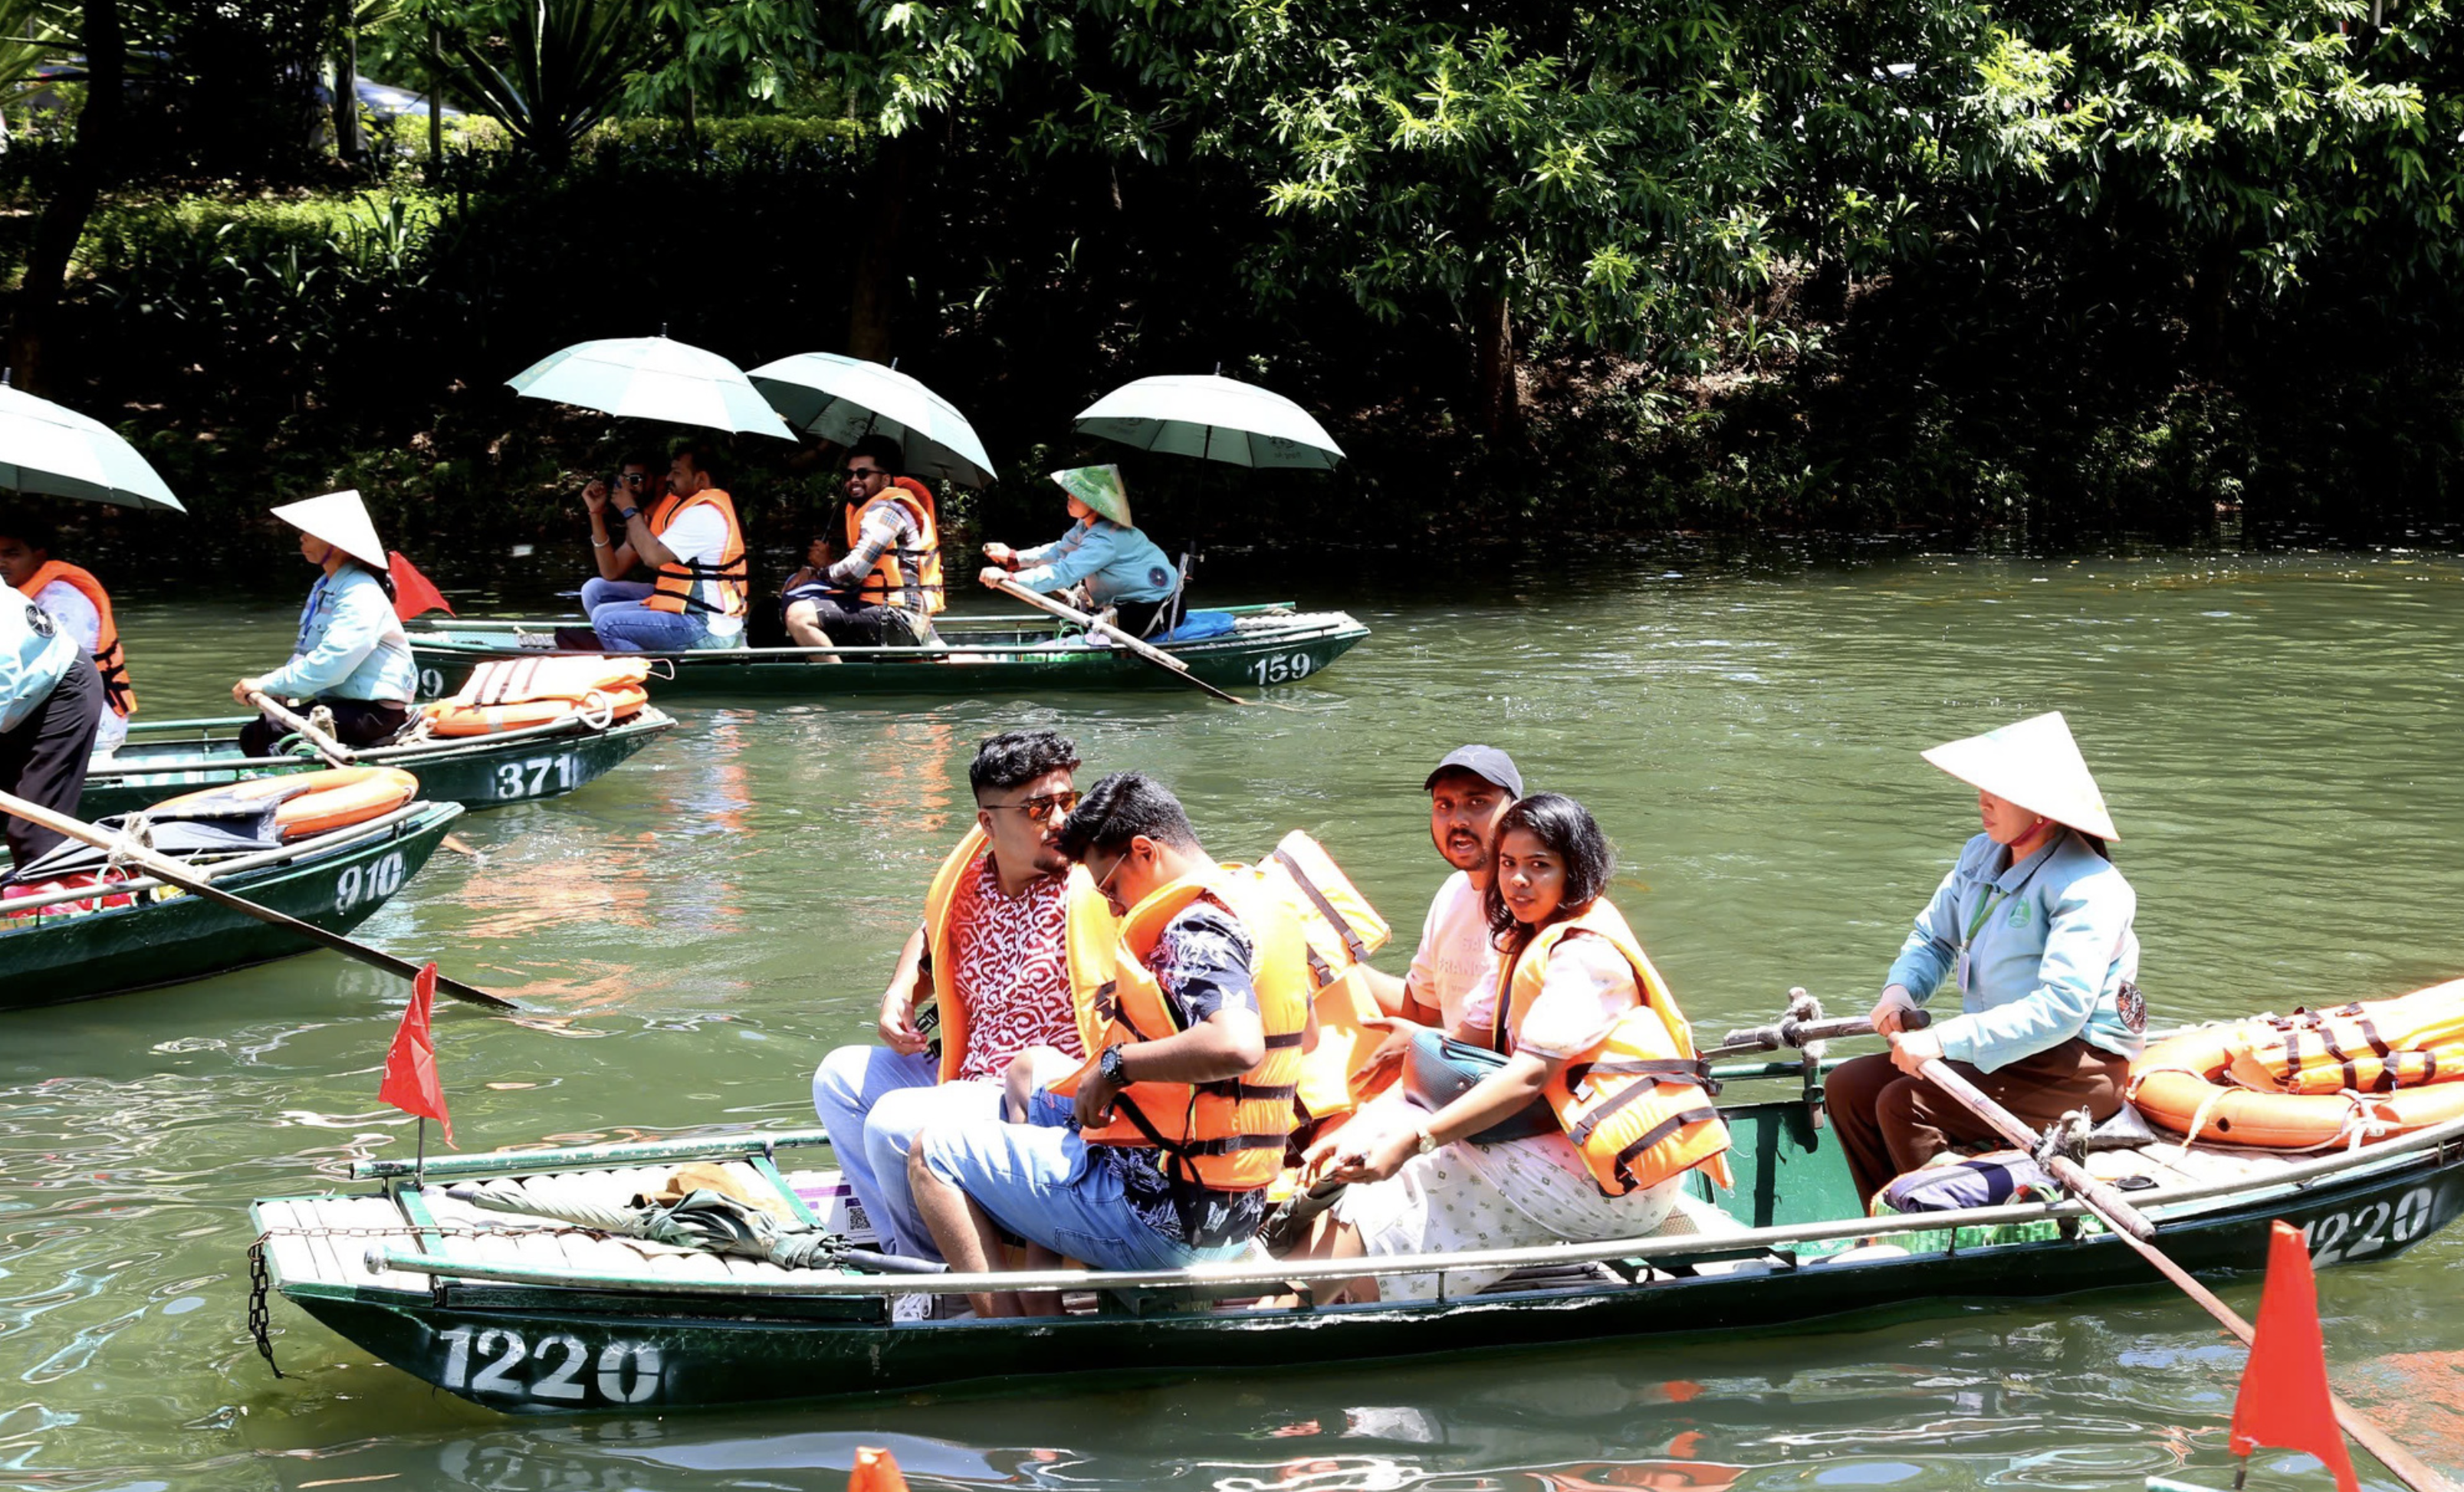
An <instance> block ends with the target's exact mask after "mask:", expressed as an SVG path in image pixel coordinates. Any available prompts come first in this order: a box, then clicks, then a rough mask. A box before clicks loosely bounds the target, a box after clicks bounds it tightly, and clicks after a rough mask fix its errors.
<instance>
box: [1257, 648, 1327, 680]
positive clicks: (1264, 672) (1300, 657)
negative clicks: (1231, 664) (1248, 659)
mask: <svg viewBox="0 0 2464 1492" xmlns="http://www.w3.org/2000/svg"><path fill="white" fill-rule="evenodd" d="M1316 667H1317V664H1316V663H1315V662H1313V661H1312V660H1311V659H1310V657H1309V654H1307V653H1276V654H1274V655H1273V656H1271V657H1266V658H1261V659H1259V660H1258V661H1257V662H1255V663H1253V664H1251V665H1249V676H1250V677H1251V678H1253V679H1256V680H1257V681H1258V682H1259V683H1261V684H1289V683H1291V682H1292V681H1293V680H1295V679H1305V678H1308V677H1309V670H1311V669H1315V668H1316Z"/></svg>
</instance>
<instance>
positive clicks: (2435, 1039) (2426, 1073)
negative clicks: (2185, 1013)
mask: <svg viewBox="0 0 2464 1492" xmlns="http://www.w3.org/2000/svg"><path fill="white" fill-rule="evenodd" d="M2227 1070H2228V1071H2229V1072H2230V1073H2231V1074H2232V1077H2233V1081H2234V1082H2235V1083H2238V1084H2240V1085H2241V1086H2244V1087H2247V1088H2253V1089H2255V1090H2257V1091H2258V1092H2262V1093H2343V1092H2354V1093H2392V1092H2394V1091H2395V1090H2396V1089H2398V1088H2409V1087H2426V1086H2429V1085H2431V1084H2432V1083H2453V1082H2455V1081H2457V1080H2459V1079H2464V980H2451V981H2449V982H2448V983H2445V984H2434V985H2431V987H2430V988H2429V989H2426V990H2417V991H2415V992H2413V993H2412V994H2410V995H2407V996H2405V997H2403V998H2400V999H2382V1000H2372V1001H2369V1002H2368V1003H2366V1004H2365V1003H2359V1002H2357V1003H2354V1004H2350V1005H2341V1006H2338V1007H2337V1008H2336V1009H2334V1010H2325V1011H2308V1010H2297V1011H2295V1012H2294V1013H2293V1014H2291V1015H2290V1016H2269V1017H2265V1018H2262V1019H2260V1020H2250V1021H2245V1022H2243V1023H2242V1025H2241V1027H2240V1028H2239V1029H2238V1030H2237V1031H2236V1032H2235V1033H2234V1035H2233V1062H2232V1064H2231V1065H2230V1066H2229V1067H2228V1069H2227Z"/></svg>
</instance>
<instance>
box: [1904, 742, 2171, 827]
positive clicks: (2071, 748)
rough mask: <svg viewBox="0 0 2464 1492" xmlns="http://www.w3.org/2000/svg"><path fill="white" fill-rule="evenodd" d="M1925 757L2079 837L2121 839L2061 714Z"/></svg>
mask: <svg viewBox="0 0 2464 1492" xmlns="http://www.w3.org/2000/svg"><path fill="white" fill-rule="evenodd" d="M1925 760H1927V761H1930V762H1932V763H1933V764H1934V765H1935V766H1937V767H1940V768H1942V770H1944V771H1945V772H1947V773H1949V774H1950V775H1951V776H1952V777H1955V778H1957V779H1960V780H1961V781H1963V782H1968V783H1971V784H1973V785H1975V786H1977V787H1981V788H1983V789H1985V791H1987V792H1989V793H1991V794H1992V795H1993V796H1994V797H1996V798H2000V799H2004V800H2006V801H2011V802H2014V803H2017V804H2018V805H2019V806H2020V807H2022V808H2025V809H2028V810H2030V811H2031V812H2034V813H2040V814H2043V815H2044V816H2045V817H2046V818H2048V819H2051V820H2053V821H2054V822H2055V823H2067V824H2069V825H2070V826H2071V827H2072V828H2074V829H2078V830H2079V832H2081V833H2083V834H2093V835H2095V836H2096V837H2097V838H2099V839H2101V840H2111V841H2119V840H2120V839H2121V838H2122V833H2121V831H2120V830H2118V829H2116V828H2115V827H2114V826H2113V818H2112V816H2111V815H2110V814H2107V813H2106V812H2105V811H2104V795H2103V794H2102V793H2101V792H2098V791H2097V787H2096V779H2094V778H2092V777H2090V776H2088V771H2087V761H2086V759H2085V758H2084V757H2080V756H2079V743H2078V742H2077V741H2074V740H2072V739H2071V728H2070V725H2069V723H2068V722H2066V721H2065V720H2063V719H2062V716H2061V712H2060V711H2058V710H2057V711H2056V712H2054V713H2052V714H2040V715H2035V716H2033V717H2031V718H2029V719H2026V720H2021V721H2019V722H2018V723H2017V724H2015V725H2006V726H2004V727H2002V729H2000V730H1998V731H1988V732H1986V733H1985V734H1984V735H1971V736H1969V737H1968V738H1967V739H1966V740H1960V741H1952V742H1950V743H1949V744H1948V745H1947V746H1937V747H1935V748H1934V749H1933V750H1931V751H1929V752H1926V753H1925Z"/></svg>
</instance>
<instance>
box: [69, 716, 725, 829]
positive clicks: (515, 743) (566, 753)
mask: <svg viewBox="0 0 2464 1492" xmlns="http://www.w3.org/2000/svg"><path fill="white" fill-rule="evenodd" d="M247 723H248V716H246V715H234V716H231V717H228V718H215V719H206V720H165V721H164V722H162V723H161V724H160V725H152V724H145V723H137V724H132V725H131V726H130V727H129V733H128V744H126V745H124V746H122V747H121V748H120V750H119V751H118V752H116V753H114V754H113V756H112V758H111V760H110V761H109V762H108V763H105V764H103V765H101V766H98V767H95V768H92V769H91V770H89V771H88V772H87V773H86V779H85V796H84V797H83V798H81V799H79V800H78V801H77V810H78V813H79V815H80V816H81V817H83V818H86V819H99V818H105V817H108V816H109V815H112V814H121V813H134V812H136V811H137V810H138V809H140V808H144V807H148V806H150V805H152V804H154V803H158V802H161V801H163V800H164V799H165V798H171V797H175V796H177V795H179V794H181V793H192V792H195V791H196V790H197V789H199V788H201V787H210V786H213V785H215V784H217V783H222V782H234V781H238V780H241V779H246V778H259V777H271V776H275V775H278V774H282V773H290V772H315V771H318V770H319V769H321V768H323V767H324V766H326V765H327V763H326V762H325V761H324V760H323V759H322V758H320V757H316V756H314V755H311V754H309V753H308V751H307V748H305V747H297V748H295V749H294V750H293V752H291V753H290V754H287V755H284V756H281V757H249V756H247V755H246V754H244V753H243V752H241V750H240V747H239V728H240V727H241V726H242V725H245V724H247ZM675 723H676V722H675V717H674V716H672V715H670V714H668V713H666V712H664V711H662V710H659V709H657V708H656V707H651V708H648V709H645V710H643V711H642V712H641V713H638V714H636V715H634V716H633V717H632V718H631V719H629V720H624V721H619V722H617V723H616V724H613V725H609V726H604V727H599V728H595V729H594V728H593V727H591V726H590V725H588V724H587V723H585V722H583V721H580V720H576V721H571V722H568V723H566V724H563V725H557V726H547V727H542V728H539V729H537V730H531V731H506V732H502V733H499V734H497V735H488V736H475V737H462V738H449V737H441V736H440V737H436V738H433V739H429V740H426V741H422V742H419V743H418V744H415V745H410V746H383V747H371V748H366V749H363V750H360V751H358V752H355V753H354V754H353V755H354V757H355V759H356V760H359V761H362V762H365V763H367V764H368V765H370V766H385V767H401V768H402V769H404V770H405V771H407V772H408V773H410V774H411V775H412V776H414V777H416V778H418V779H419V793H420V796H421V797H423V798H426V799H429V800H431V801H436V802H448V803H460V804H461V805H462V806H464V807H466V808H498V807H503V806H504V805H506V804H508V803H522V802H536V801H539V800H540V799H542V798H557V797H561V796H562V795H564V794H566V793H570V792H572V791H573V790H574V789H575V788H577V787H581V786H582V785H583V784H584V783H587V782H591V781H595V780H597V779H599V778H601V777H604V776H605V775H606V774H607V773H608V772H609V771H611V770H612V769H614V768H615V767H616V766H618V765H619V764H621V763H622V762H624V761H625V760H626V759H627V757H631V756H632V755H633V754H634V753H635V752H637V751H640V750H641V749H642V748H643V747H645V746H647V745H649V743H650V740H651V738H652V737H653V736H656V735H658V734H659V733H660V732H662V731H665V730H668V729H669V728H671V727H672V726H673V725H674V724H675Z"/></svg>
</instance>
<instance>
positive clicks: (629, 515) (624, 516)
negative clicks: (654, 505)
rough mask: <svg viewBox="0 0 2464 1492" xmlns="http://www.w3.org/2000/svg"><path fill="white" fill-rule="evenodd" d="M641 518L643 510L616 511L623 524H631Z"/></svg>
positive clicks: (624, 509)
mask: <svg viewBox="0 0 2464 1492" xmlns="http://www.w3.org/2000/svg"><path fill="white" fill-rule="evenodd" d="M640 516H642V510H641V509H639V508H619V509H617V510H616V517H617V520H618V521H619V522H623V523H630V522H632V521H633V520H634V519H635V518H638V517H640Z"/></svg>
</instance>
